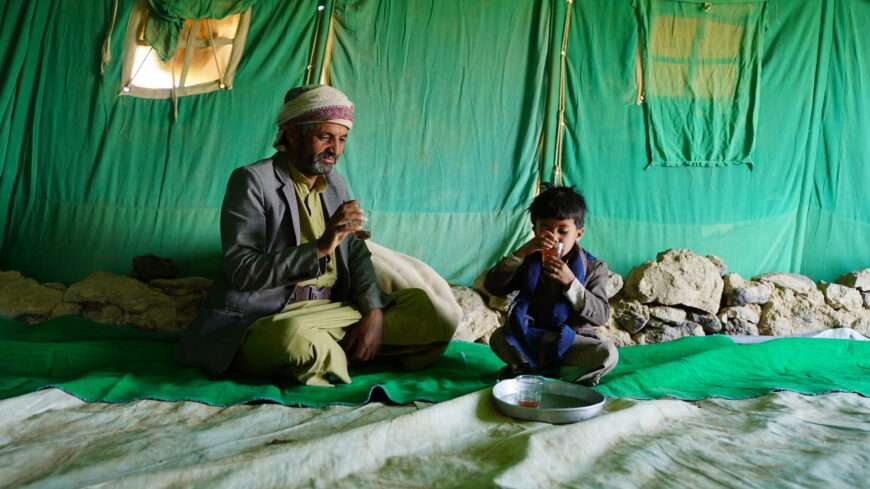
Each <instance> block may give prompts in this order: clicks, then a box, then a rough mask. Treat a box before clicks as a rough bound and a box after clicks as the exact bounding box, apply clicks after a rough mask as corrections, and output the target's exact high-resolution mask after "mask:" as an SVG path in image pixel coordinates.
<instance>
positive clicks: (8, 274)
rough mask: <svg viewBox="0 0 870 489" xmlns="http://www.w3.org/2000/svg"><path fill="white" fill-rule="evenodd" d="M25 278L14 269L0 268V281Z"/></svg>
mask: <svg viewBox="0 0 870 489" xmlns="http://www.w3.org/2000/svg"><path fill="white" fill-rule="evenodd" d="M23 278H25V277H24V275H21V272H18V271H15V270H5V271H4V270H0V282H9V281H12V280H21V279H23Z"/></svg>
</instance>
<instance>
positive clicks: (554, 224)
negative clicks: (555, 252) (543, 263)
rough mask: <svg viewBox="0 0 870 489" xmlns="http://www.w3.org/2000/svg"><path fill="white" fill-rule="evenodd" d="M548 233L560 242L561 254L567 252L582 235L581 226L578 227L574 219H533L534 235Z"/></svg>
mask: <svg viewBox="0 0 870 489" xmlns="http://www.w3.org/2000/svg"><path fill="white" fill-rule="evenodd" d="M546 233H550V234H552V237H553V238H554V239H555V240H556V241H557V242H561V243H562V256H565V255H567V254H568V252H569V251H571V248H573V247H574V243H576V242H577V241H579V240H580V238H582V237H583V228H578V227H577V224H576V223H575V222H574V219H570V218H569V219H555V218H545V219H538V220H537V221H535V236H538V237H542V236H543V235H544V234H546Z"/></svg>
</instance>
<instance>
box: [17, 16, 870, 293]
mask: <svg viewBox="0 0 870 489" xmlns="http://www.w3.org/2000/svg"><path fill="white" fill-rule="evenodd" d="M714 3H715V2H714ZM119 4H120V7H119V11H118V19H117V23H116V28H115V31H114V34H113V36H112V44H111V51H112V54H113V59H112V62H111V63H109V65H108V66H107V69H106V72H105V74H104V75H102V76H101V75H100V56H101V47H102V43H103V40H104V38H105V35H106V32H107V29H108V26H109V24H110V19H111V16H112V1H111V0H101V1H96V2H87V3H84V4H83V3H79V2H48V1H46V2H28V1H25V0H10V1H8V2H3V3H2V5H0V15H2V17H0V63H2V64H0V110H2V114H3V116H4V124H2V125H0V232H2V234H0V268H2V269H18V270H22V271H23V272H25V273H26V274H28V275H31V276H35V277H36V278H39V279H41V280H60V281H67V282H69V281H74V280H79V279H81V278H82V277H84V276H85V275H86V274H87V273H89V272H91V271H94V270H110V271H115V272H121V273H123V272H126V271H127V270H128V269H129V266H130V260H131V258H132V257H133V256H136V255H141V254H146V253H155V254H158V255H161V256H168V257H173V258H175V259H176V260H177V261H178V262H179V264H180V265H181V268H182V272H183V273H197V274H211V273H213V271H214V270H215V267H216V266H217V263H218V260H219V242H218V221H217V218H218V213H219V208H220V203H221V199H222V196H223V191H224V188H225V185H226V180H227V177H228V175H229V173H230V172H231V171H232V169H233V168H235V167H238V166H241V165H244V164H247V163H249V162H252V161H255V160H257V159H259V158H263V157H267V156H269V155H270V154H271V148H270V143H271V139H272V137H273V136H274V127H273V125H272V121H273V119H274V115H275V113H276V112H277V110H278V107H279V104H280V99H281V97H282V95H283V92H284V91H285V90H286V88H288V87H289V86H291V85H296V84H301V83H302V81H303V78H304V75H305V66H306V64H307V62H308V55H309V50H310V45H311V39H312V37H313V36H314V32H315V12H316V9H315V7H316V1H315V0H282V1H279V0H259V1H257V2H256V3H255V4H254V7H253V11H252V12H253V13H252V18H251V27H250V33H249V36H248V40H247V43H246V48H245V53H244V56H243V57H242V61H241V64H240V65H239V68H238V71H237V74H236V77H235V83H234V87H233V89H232V90H230V91H221V92H213V93H209V94H205V95H197V96H191V97H182V98H180V99H179V101H178V109H179V113H178V118H177V119H175V120H174V119H173V118H172V106H171V103H169V102H168V101H166V100H146V99H136V98H133V97H119V96H118V91H119V78H120V71H121V63H120V62H121V59H120V58H121V55H122V49H123V37H124V33H125V31H126V25H127V19H128V18H129V14H130V11H131V6H132V2H131V1H129V0H121V1H120V2H119ZM567 8H569V7H568V6H567V4H566V3H565V2H564V1H562V0H551V1H539V0H512V1H496V0H481V1H476V2H469V1H460V0H407V1H405V0H401V1H400V0H369V1H363V0H336V1H334V2H330V3H329V4H328V5H327V9H326V11H325V12H326V14H330V13H333V15H334V22H335V31H334V43H333V50H332V53H331V58H329V73H330V76H331V81H332V83H333V84H334V85H335V86H337V87H339V88H341V89H343V90H345V91H346V92H347V93H348V94H349V95H350V97H351V98H352V99H353V100H354V101H355V102H356V103H357V115H356V116H357V123H356V126H355V128H354V130H353V132H352V134H351V138H350V140H349V144H348V148H347V153H346V156H345V157H344V158H343V159H342V160H341V161H340V163H339V164H340V171H342V172H343V173H344V174H345V175H346V176H347V177H348V179H349V181H350V184H351V186H352V189H353V191H354V192H355V194H356V195H357V196H358V197H359V199H360V201H361V202H362V204H363V206H364V207H366V208H367V209H369V210H370V212H371V214H372V220H373V231H374V234H375V238H374V239H375V240H376V241H378V242H380V243H382V244H384V245H387V246H390V247H393V248H396V249H398V250H400V251H403V252H406V253H409V254H412V255H415V256H417V257H419V258H421V259H423V260H425V261H427V262H429V263H430V264H432V265H433V266H434V267H435V268H436V269H437V270H438V271H439V272H441V273H442V274H443V275H444V276H445V277H446V278H447V279H448V280H450V281H451V282H460V283H469V282H470V281H471V280H472V279H473V278H474V277H475V276H476V275H477V273H479V271H480V270H482V269H483V268H484V267H486V266H488V265H490V264H491V263H492V262H493V261H494V260H495V259H497V258H498V257H499V256H500V255H501V254H503V253H505V252H507V251H509V250H510V249H511V248H512V247H515V246H516V245H517V244H518V243H519V242H520V241H521V240H522V239H523V237H524V236H525V235H526V233H528V221H527V220H526V218H525V217H524V214H523V213H524V208H525V207H526V206H527V205H528V202H529V199H531V197H532V196H533V195H534V192H535V186H536V183H537V182H538V181H539V180H541V179H544V180H549V179H550V178H552V175H553V165H554V163H555V161H554V155H555V146H554V144H555V128H556V111H557V107H558V103H557V102H558V76H559V70H558V68H559V62H558V60H559V50H560V46H561V36H562V29H563V23H564V15H565V13H566V9H567ZM570 8H572V23H571V27H570V30H569V39H568V50H567V56H568V62H567V71H566V76H567V78H566V126H565V141H564V154H563V160H562V169H563V171H564V180H565V182H566V183H569V184H572V185H576V186H577V187H578V188H580V189H581V190H582V191H583V192H584V193H585V194H586V196H587V199H588V202H589V207H590V209H589V216H588V220H587V228H588V229H587V234H586V237H584V244H585V245H586V246H587V247H588V248H589V249H590V250H591V251H592V252H593V253H594V254H596V255H598V256H601V257H603V258H605V259H607V260H608V261H609V262H610V263H611V266H612V268H614V269H616V270H617V271H619V272H622V273H625V272H627V271H628V270H629V269H630V268H631V267H633V266H635V265H637V264H639V263H641V262H643V261H645V260H648V259H650V258H652V257H653V256H654V254H655V253H656V252H658V251H660V250H663V249H666V248H671V247H689V248H692V249H693V250H695V251H697V252H699V253H701V254H716V255H719V256H721V257H722V258H724V259H725V261H726V262H727V263H728V264H729V266H730V268H731V269H732V270H736V271H739V272H741V273H742V274H744V275H752V274H755V273H759V272H765V271H774V270H775V271H792V272H799V273H806V274H809V275H811V276H812V277H814V278H816V279H830V278H832V277H834V276H836V275H838V274H839V273H842V272H845V271H849V270H853V269H857V268H863V267H867V266H870V253H868V252H870V250H868V245H870V200H868V199H864V198H863V192H864V186H865V182H868V181H870V138H867V137H866V133H867V131H868V128H870V124H868V123H870V115H868V114H870V36H868V35H867V34H866V33H865V30H866V28H865V26H866V25H868V22H870V2H867V1H866V0H768V2H767V5H766V7H765V18H764V27H763V29H764V32H763V36H762V37H763V42H762V47H761V74H760V89H759V97H758V127H757V134H756V135H755V148H754V154H753V158H752V160H753V166H752V168H750V167H748V166H746V165H739V166H727V167H714V168H697V167H659V166H648V162H649V149H648V143H647V125H646V124H647V123H646V114H645V113H644V110H646V107H645V106H643V105H640V106H638V105H635V104H634V99H635V95H636V86H635V79H634V56H635V53H636V48H637V36H638V25H637V22H638V18H637V14H636V11H635V9H634V7H633V6H632V3H631V1H630V0H625V1H621V0H620V1H616V0H575V1H574V3H573V5H572V6H571V7H570ZM325 33H326V23H324V25H323V28H322V29H321V30H320V36H319V37H320V39H325V38H326V35H325ZM322 48H323V46H322V43H321V46H320V49H318V51H317V53H318V59H315V62H316V64H317V65H318V66H319V65H321V64H322V59H320V57H321V55H322V53H324V50H323V49H322Z"/></svg>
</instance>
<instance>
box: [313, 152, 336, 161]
mask: <svg viewBox="0 0 870 489" xmlns="http://www.w3.org/2000/svg"><path fill="white" fill-rule="evenodd" d="M324 158H332V159H335V153H334V152H333V151H331V150H328V149H327V150H326V151H322V152H320V153H317V154H316V155H314V162H315V163H320V161H322V160H323V159H324Z"/></svg>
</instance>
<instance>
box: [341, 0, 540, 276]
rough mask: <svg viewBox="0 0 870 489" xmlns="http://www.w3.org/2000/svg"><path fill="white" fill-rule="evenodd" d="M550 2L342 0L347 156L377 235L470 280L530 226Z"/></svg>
mask: <svg viewBox="0 0 870 489" xmlns="http://www.w3.org/2000/svg"><path fill="white" fill-rule="evenodd" d="M549 28H550V4H549V2H540V1H533V0H519V1H511V2H502V1H479V2H478V1H476V2H467V1H462V0H439V1H433V2H418V1H414V2H405V1H400V2H397V1H393V0H373V1H360V0H339V1H337V2H336V4H335V42H334V46H335V47H334V52H333V53H332V58H331V63H330V66H329V72H330V74H331V82H332V84H333V85H335V86H336V87H338V88H340V89H342V90H344V91H345V92H346V93H347V94H348V95H349V96H350V98H351V100H353V101H354V102H355V103H356V113H355V116H354V117H355V121H354V128H353V131H352V132H351V135H350V137H349V139H348V145H347V149H346V156H345V157H344V158H343V159H344V161H343V162H341V163H340V165H339V171H341V172H344V174H345V175H347V177H348V180H349V181H350V184H351V186H352V187H353V190H354V193H355V196H356V197H357V198H358V199H359V201H360V205H361V206H362V207H363V208H365V209H367V210H369V211H370V213H371V216H372V223H373V225H372V227H373V229H372V231H373V238H372V239H374V240H375V241H377V242H378V243H380V244H383V245H385V246H388V247H391V248H394V249H398V250H400V251H402V252H404V253H408V254H411V255H413V256H416V257H418V258H420V259H422V260H423V261H425V262H427V263H429V264H430V265H432V266H433V267H434V268H435V269H436V270H437V271H438V272H440V273H441V274H442V275H443V276H444V277H445V278H446V279H447V280H449V281H451V282H454V283H470V282H471V281H472V280H473V279H474V277H475V276H476V275H477V274H478V273H479V272H480V271H481V270H482V269H483V268H484V267H486V266H488V265H490V264H492V263H493V262H494V261H495V260H497V259H498V258H499V257H500V256H502V255H503V254H505V253H508V252H510V251H512V248H513V247H516V246H518V244H519V243H520V242H521V241H522V240H523V239H525V238H526V236H527V234H528V232H529V230H530V226H529V224H528V222H529V221H528V218H527V217H526V215H525V208H526V207H527V206H528V204H529V203H530V201H531V198H532V196H533V194H534V189H535V180H536V177H537V175H538V167H539V153H538V149H539V148H538V144H539V141H540V136H541V130H542V126H543V108H544V102H545V95H546V92H545V87H544V86H543V85H542V83H541V80H542V79H543V78H544V69H545V64H546V58H547V46H548V44H547V43H548V41H549V36H548V33H549Z"/></svg>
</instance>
